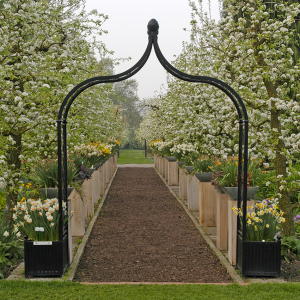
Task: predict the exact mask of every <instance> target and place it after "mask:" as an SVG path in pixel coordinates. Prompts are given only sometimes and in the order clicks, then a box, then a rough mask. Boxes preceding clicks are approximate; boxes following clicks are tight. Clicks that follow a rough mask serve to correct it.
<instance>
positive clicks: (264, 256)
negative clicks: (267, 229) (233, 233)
mask: <svg viewBox="0 0 300 300" xmlns="http://www.w3.org/2000/svg"><path fill="white" fill-rule="evenodd" d="M237 242H238V245H237V246H238V251H237V268H238V269H239V270H240V271H241V273H242V276H244V277H251V276H256V277H277V278H278V277H280V268H281V242H280V241H277V242H248V241H242V238H241V237H240V236H238V239H237Z"/></svg>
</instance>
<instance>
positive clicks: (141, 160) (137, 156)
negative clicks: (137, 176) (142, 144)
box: [117, 150, 154, 165]
mask: <svg viewBox="0 0 300 300" xmlns="http://www.w3.org/2000/svg"><path fill="white" fill-rule="evenodd" d="M148 157H149V156H148ZM117 162H118V164H121V165H124V164H153V163H154V162H153V161H150V160H149V159H148V158H145V151H144V150H120V157H119V158H118V160H117Z"/></svg>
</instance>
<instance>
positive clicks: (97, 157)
mask: <svg viewBox="0 0 300 300" xmlns="http://www.w3.org/2000/svg"><path fill="white" fill-rule="evenodd" d="M111 149H112V145H109V144H108V143H101V142H94V143H90V144H89V145H85V144H80V145H79V146H75V147H74V150H73V153H72V154H74V156H75V157H76V156H77V157H78V156H79V157H81V158H82V159H84V160H87V161H88V163H89V164H90V165H91V166H92V165H95V164H96V163H99V162H100V161H102V160H103V159H105V158H106V157H107V156H108V155H109V154H111Z"/></svg>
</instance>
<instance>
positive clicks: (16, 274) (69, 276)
mask: <svg viewBox="0 0 300 300" xmlns="http://www.w3.org/2000/svg"><path fill="white" fill-rule="evenodd" d="M117 171H118V167H117V168H116V170H115V172H114V174H113V176H112V177H111V179H110V182H109V184H108V186H107V188H106V190H105V193H104V195H103V197H102V199H101V202H100V203H99V206H98V207H97V210H96V212H95V214H94V216H93V218H92V220H91V222H90V223H89V226H88V228H87V230H86V232H85V234H84V235H83V238H82V242H81V243H80V245H79V247H78V249H77V252H76V254H75V256H74V258H73V261H72V263H71V265H70V266H69V268H68V269H67V271H66V273H65V276H63V277H62V278H48V277H47V278H43V277H36V278H26V279H25V278H24V274H22V272H23V271H24V262H22V263H20V264H19V265H18V266H17V267H16V268H15V269H14V270H13V272H12V273H11V274H10V275H9V276H8V278H6V280H19V279H23V278H24V280H26V281H27V280H28V281H52V280H56V281H65V280H66V281H73V279H74V276H75V273H76V270H77V267H78V264H79V262H80V259H81V257H82V255H83V252H84V249H85V246H86V243H87V241H88V239H89V236H90V234H91V232H92V229H93V227H94V224H95V222H96V220H97V218H98V215H99V213H100V211H101V208H102V206H103V204H104V201H105V199H106V196H107V194H108V192H109V189H110V186H111V184H112V182H113V180H114V178H115V175H116V173H117Z"/></svg>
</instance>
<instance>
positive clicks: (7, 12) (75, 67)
mask: <svg viewBox="0 0 300 300" xmlns="http://www.w3.org/2000/svg"><path fill="white" fill-rule="evenodd" d="M106 18H107V16H104V15H102V14H98V13H97V11H96V10H94V11H92V12H90V13H86V12H85V10H84V1H82V0H64V1H57V0H50V1H48V0H47V1H44V0H39V1H30V0H8V1H4V2H3V6H2V7H1V9H0V39H1V45H0V78H1V80H0V101H1V103H0V145H1V150H2V151H3V152H2V154H1V158H0V188H1V189H3V188H5V189H6V191H7V201H6V208H5V211H4V216H3V222H9V221H10V220H11V215H12V212H11V211H12V207H13V205H14V204H16V201H17V190H18V188H19V186H20V180H21V178H22V176H25V177H26V173H27V172H28V171H29V170H30V169H31V168H32V166H34V163H35V162H36V161H37V160H39V159H41V158H46V157H48V156H52V155H53V154H55V153H56V117H57V114H58V109H59V107H60V104H61V102H62V100H63V98H64V97H65V95H66V94H67V92H68V91H69V90H70V89H71V88H72V87H73V86H74V85H75V84H77V83H79V82H80V81H82V80H84V79H87V78H89V77H92V76H95V75H105V74H106V70H105V68H104V69H103V68H101V63H99V62H98V61H97V59H96V58H95V53H96V52H98V53H100V55H102V54H103V53H105V51H106V50H105V47H104V45H103V44H102V43H101V42H97V41H96V39H95V38H93V37H92V36H93V34H97V35H102V34H103V33H105V31H104V30H103V29H102V27H101V26H102V24H103V22H104V21H105V20H106ZM110 90H111V87H110V86H109V85H103V86H98V87H94V88H92V89H90V90H88V91H87V92H86V93H84V94H83V95H82V96H81V97H80V98H78V100H77V101H76V103H75V104H74V105H73V106H72V109H71V111H70V114H69V118H68V121H69V126H68V132H69V136H70V139H69V141H70V143H71V144H75V143H78V142H85V141H90V140H99V139H102V138H106V137H115V138H119V136H118V134H120V132H121V131H122V126H121V125H120V123H121V122H122V117H121V114H120V113H119V111H118V108H117V107H116V106H114V105H113V104H112V103H111V101H109V99H108V95H109V93H110ZM118 131H119V133H118Z"/></svg>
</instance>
